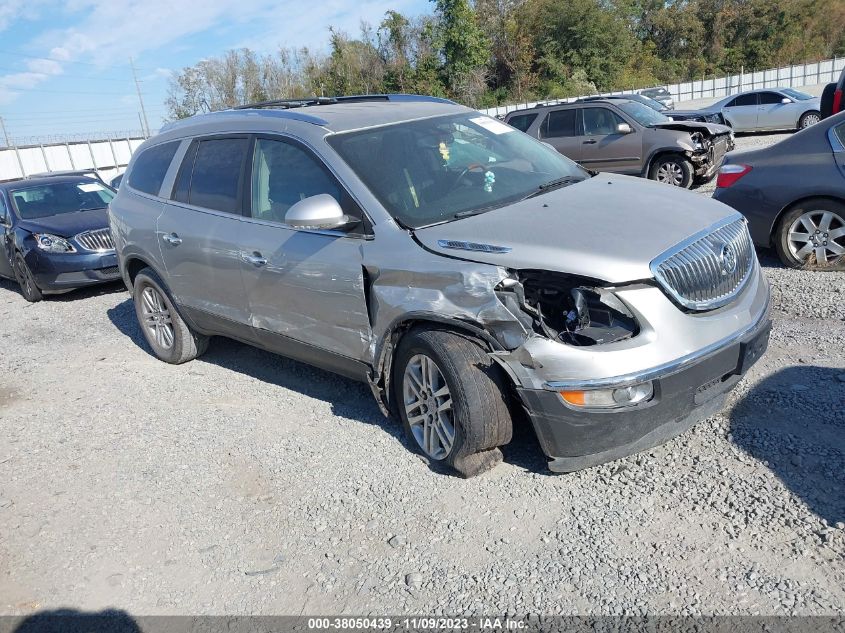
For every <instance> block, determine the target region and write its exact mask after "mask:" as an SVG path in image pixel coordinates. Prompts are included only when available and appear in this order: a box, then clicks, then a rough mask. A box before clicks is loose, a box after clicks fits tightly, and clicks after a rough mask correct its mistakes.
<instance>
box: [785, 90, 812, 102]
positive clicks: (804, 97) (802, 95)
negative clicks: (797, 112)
mask: <svg viewBox="0 0 845 633" xmlns="http://www.w3.org/2000/svg"><path fill="white" fill-rule="evenodd" d="M781 92H782V93H783V94H785V95H786V96H788V97H790V98H792V99H795V100H796V101H809V100H810V99H812V98H813V95H808V94H807V93H806V92H800V91H799V90H793V89H792V88H784V89H783V90H781Z"/></svg>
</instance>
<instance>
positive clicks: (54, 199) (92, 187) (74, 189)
mask: <svg viewBox="0 0 845 633" xmlns="http://www.w3.org/2000/svg"><path fill="white" fill-rule="evenodd" d="M11 197H12V200H14V203H15V208H16V209H17V210H18V215H19V216H20V217H21V219H22V220H32V219H35V218H44V217H47V216H48V215H59V214H61V213H74V212H75V211H88V210H90V209H103V208H105V207H106V206H108V204H109V202H111V200H112V198H114V193H113V192H112V191H111V189H108V188H107V187H104V186H103V185H101V184H100V183H98V182H95V181H93V180H90V179H87V178H85V179H83V178H80V179H79V180H65V181H62V182H56V183H50V184H43V185H36V186H33V187H25V188H23V189H13V190H12V191H11Z"/></svg>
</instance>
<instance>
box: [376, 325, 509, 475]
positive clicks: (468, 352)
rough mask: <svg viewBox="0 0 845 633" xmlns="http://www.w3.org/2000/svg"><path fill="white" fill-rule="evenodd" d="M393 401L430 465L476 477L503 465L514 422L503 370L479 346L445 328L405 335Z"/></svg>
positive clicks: (397, 361) (397, 359)
mask: <svg viewBox="0 0 845 633" xmlns="http://www.w3.org/2000/svg"><path fill="white" fill-rule="evenodd" d="M392 385H393V402H394V404H395V409H396V410H397V412H398V414H399V417H400V418H401V420H402V424H403V426H404V427H405V432H406V434H407V436H408V438H409V440H410V441H411V442H412V444H413V445H414V446H415V447H416V448H417V449H418V450H419V451H420V452H421V453H422V454H423V455H425V456H426V457H427V458H428V459H429V460H430V461H431V462H434V463H443V464H446V465H448V466H450V467H451V468H452V469H454V470H455V471H456V472H457V473H458V474H459V475H461V476H462V477H473V476H475V475H478V474H481V473H483V472H485V471H487V470H490V469H492V468H494V467H495V466H496V465H498V464H499V462H501V461H502V452H501V451H500V450H499V447H500V446H502V445H504V444H507V443H508V442H510V440H511V436H512V434H513V424H512V421H511V416H510V411H509V409H508V403H507V395H506V394H507V382H506V379H505V378H504V376H503V375H502V371H501V369H500V368H499V367H498V366H497V365H496V364H495V363H494V362H493V361H492V360H491V359H490V357H489V356H488V355H487V353H485V351H484V350H483V349H482V348H481V347H480V346H479V345H478V344H476V343H475V342H473V341H471V340H469V339H467V338H465V337H463V336H461V335H459V334H455V333H452V332H447V331H444V330H428V329H418V330H412V331H410V332H409V333H408V334H406V335H405V336H404V337H403V338H402V341H401V342H400V343H399V346H398V348H397V350H396V357H395V361H394V363H393V377H392Z"/></svg>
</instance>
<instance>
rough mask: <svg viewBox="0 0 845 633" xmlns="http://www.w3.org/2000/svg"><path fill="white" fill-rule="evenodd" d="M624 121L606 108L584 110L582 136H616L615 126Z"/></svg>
mask: <svg viewBox="0 0 845 633" xmlns="http://www.w3.org/2000/svg"><path fill="white" fill-rule="evenodd" d="M620 123H625V120H624V119H623V118H622V117H620V116H619V115H618V114H616V113H615V112H611V111H610V110H608V109H607V108H584V134H585V135H586V136H604V135H606V134H616V133H617V131H616V126H617V125H619V124H620Z"/></svg>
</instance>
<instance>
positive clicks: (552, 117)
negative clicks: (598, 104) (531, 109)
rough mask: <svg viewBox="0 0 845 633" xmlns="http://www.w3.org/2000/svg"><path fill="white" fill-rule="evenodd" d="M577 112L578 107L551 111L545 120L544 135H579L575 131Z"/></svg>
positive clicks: (548, 136)
mask: <svg viewBox="0 0 845 633" xmlns="http://www.w3.org/2000/svg"><path fill="white" fill-rule="evenodd" d="M577 112H578V110H577V109H576V108H569V109H568V110H553V111H551V112H549V116H548V117H547V118H546V120H545V121H544V128H545V129H544V130H543V136H544V137H546V138H550V137H562V136H577V134H576V132H575V115H576V114H577Z"/></svg>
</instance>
